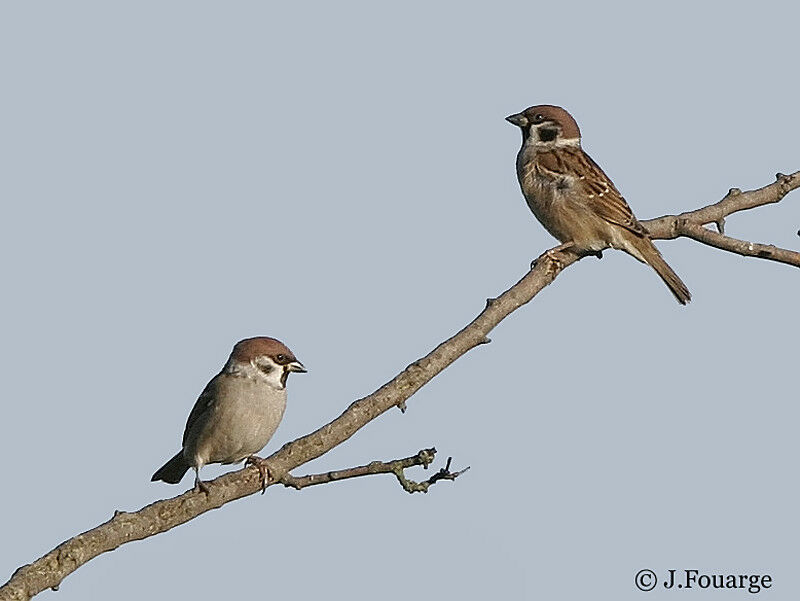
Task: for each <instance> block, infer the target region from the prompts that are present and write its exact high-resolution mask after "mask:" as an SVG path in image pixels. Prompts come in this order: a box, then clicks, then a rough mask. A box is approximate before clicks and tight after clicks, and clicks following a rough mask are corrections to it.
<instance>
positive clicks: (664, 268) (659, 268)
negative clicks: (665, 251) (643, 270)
mask: <svg viewBox="0 0 800 601" xmlns="http://www.w3.org/2000/svg"><path fill="white" fill-rule="evenodd" d="M635 249H636V250H637V251H639V252H638V254H639V255H641V256H636V254H634V253H631V254H634V256H636V258H637V259H639V260H640V261H644V262H645V263H647V264H648V265H650V267H652V268H653V269H654V270H655V272H656V273H657V274H658V277H660V278H661V279H662V280H664V283H665V284H666V285H667V287H668V288H669V289H670V291H671V292H672V294H674V295H675V298H676V299H677V300H678V302H679V303H680V304H682V305H685V304H686V303H688V302H689V301H690V300H692V294H691V293H690V292H689V289H688V288H687V287H686V284H684V283H683V281H682V280H681V279H680V278H679V277H678V274H677V273H675V272H674V271H672V267H670V266H669V265H667V262H666V261H665V260H664V257H662V256H661V253H660V252H658V249H657V248H656V246H655V244H653V242H652V241H651V240H650V238H647V237H641V238H637V239H636V244H635Z"/></svg>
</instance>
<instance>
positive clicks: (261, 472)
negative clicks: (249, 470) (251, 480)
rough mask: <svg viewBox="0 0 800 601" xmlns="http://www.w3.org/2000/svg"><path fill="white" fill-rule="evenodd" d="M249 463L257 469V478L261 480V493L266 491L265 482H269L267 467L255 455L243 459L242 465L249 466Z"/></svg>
mask: <svg viewBox="0 0 800 601" xmlns="http://www.w3.org/2000/svg"><path fill="white" fill-rule="evenodd" d="M251 465H252V466H254V467H255V468H256V469H257V470H258V480H259V482H261V494H262V495H263V494H264V493H265V492H267V484H269V481H270V473H269V468H268V467H267V464H266V462H265V461H264V460H263V459H261V457H256V456H255V455H251V456H250V457H248V458H247V459H245V462H244V466H245V467H249V466H251Z"/></svg>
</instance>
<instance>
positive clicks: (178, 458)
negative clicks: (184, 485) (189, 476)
mask: <svg viewBox="0 0 800 601" xmlns="http://www.w3.org/2000/svg"><path fill="white" fill-rule="evenodd" d="M189 467H190V465H189V463H188V462H187V461H186V458H185V457H184V456H183V449H181V450H180V451H178V454H177V455H175V457H173V458H172V459H170V460H169V461H167V462H166V463H165V464H164V465H162V466H161V468H160V469H159V470H158V471H157V472H156V473H155V474H153V477H152V478H150V482H155V481H156V480H163V481H164V482H166V483H168V484H177V483H178V482H180V481H181V478H183V475H184V474H185V473H186V472H187V470H188V469H189Z"/></svg>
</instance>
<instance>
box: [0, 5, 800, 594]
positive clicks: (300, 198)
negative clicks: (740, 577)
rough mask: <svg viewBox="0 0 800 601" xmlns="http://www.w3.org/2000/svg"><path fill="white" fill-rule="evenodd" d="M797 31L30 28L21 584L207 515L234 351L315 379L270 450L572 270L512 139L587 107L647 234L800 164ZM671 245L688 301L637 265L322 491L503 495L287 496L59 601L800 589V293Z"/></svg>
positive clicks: (553, 310) (392, 16)
mask: <svg viewBox="0 0 800 601" xmlns="http://www.w3.org/2000/svg"><path fill="white" fill-rule="evenodd" d="M797 17H798V13H797V9H796V7H794V6H792V5H791V4H790V3H788V2H783V3H778V2H775V3H773V2H760V3H757V4H753V5H752V7H749V8H742V7H739V8H736V7H734V6H732V5H730V4H729V3H705V4H703V3H700V4H698V3H697V2H671V3H669V4H667V5H664V6H663V7H661V8H658V7H655V6H648V7H647V8H645V7H644V5H641V4H640V3H633V2H631V3H620V2H605V3H600V4H598V3H589V2H564V3H560V4H558V3H535V2H520V3H510V2H506V3H502V2H494V3H491V5H490V4H489V3H486V5H485V6H484V7H482V8H478V7H475V6H473V5H469V4H467V3H455V2H454V3H438V4H432V3H427V2H426V3H421V2H420V3H416V2H410V3H409V2H405V3H401V4H397V3H395V4H394V5H392V6H388V5H386V4H385V3H381V4H378V3H373V2H363V3H303V4H300V3H297V4H294V5H293V4H291V3H286V2H281V3H278V2H275V3H257V2H235V3H217V2H138V3H128V5H125V4H123V3H108V2H100V1H98V2H70V3H56V2H51V3H27V2H26V3H23V2H16V3H4V4H3V6H2V8H1V9H0V56H1V57H2V58H1V59H0V60H2V88H3V91H2V100H0V103H2V116H1V117H0V118H1V119H2V134H1V135H2V141H1V142H0V148H1V150H0V152H2V156H1V157H0V160H1V161H2V171H3V175H2V181H0V193H1V194H2V204H3V211H2V225H1V226H0V227H2V238H1V239H0V251H2V258H1V259H0V260H1V261H2V274H3V294H2V311H0V327H1V328H2V338H0V353H2V355H1V357H0V358H1V359H2V365H3V372H2V374H3V417H2V437H1V438H0V452H1V453H2V457H3V459H4V466H3V470H4V471H3V482H4V484H3V494H2V497H3V510H2V513H0V531H1V532H2V544H0V573H1V575H0V581H5V579H6V578H7V577H8V576H10V574H11V573H12V572H13V571H14V569H16V568H17V567H18V566H19V565H21V564H23V563H26V562H29V561H31V560H33V559H35V558H36V557H39V556H40V555H42V554H43V553H45V552H46V551H48V550H49V549H51V548H52V547H53V546H54V545H56V544H57V543H59V542H61V541H62V540H64V539H66V538H69V537H70V536H72V535H74V534H76V533H78V532H81V531H83V530H86V529H88V528H91V527H93V526H95V525H97V524H98V523H100V522H103V521H105V520H107V519H108V518H109V517H110V516H111V514H112V512H113V511H114V510H115V509H122V510H135V509H138V508H139V507H141V506H142V505H145V504H147V503H150V502H152V501H154V500H156V499H159V498H164V497H167V496H170V495H175V494H177V493H179V492H181V491H182V490H185V489H186V488H188V487H189V486H190V479H189V478H188V477H187V478H186V480H185V481H184V482H183V483H182V485H181V486H179V487H169V486H166V485H163V484H160V483H159V484H151V483H150V481H149V479H150V475H151V474H152V472H153V471H154V470H155V468H157V467H158V466H159V465H161V463H162V462H163V461H164V460H166V459H167V458H168V457H170V456H171V455H172V454H173V453H174V452H175V451H176V450H177V448H178V446H177V445H178V442H179V440H180V436H181V433H182V430H183V426H184V423H185V418H186V416H187V415H188V412H189V409H190V408H191V406H192V404H193V403H194V400H195V398H196V396H197V394H198V393H199V392H200V390H201V389H202V388H203V386H204V385H205V383H206V381H207V380H208V379H209V378H210V377H211V376H212V375H213V374H214V373H215V372H216V370H218V369H219V368H220V366H221V365H222V363H223V362H224V361H225V359H226V358H227V355H228V353H229V352H230V347H231V345H232V344H233V342H235V341H236V340H237V339H239V338H242V337H246V336H251V335H257V334H269V335H273V336H276V337H278V338H280V339H282V340H284V341H285V342H286V343H287V344H288V345H289V346H290V347H291V348H292V349H293V350H294V351H295V353H296V354H297V356H298V357H300V358H301V360H302V361H304V362H305V364H306V365H307V366H308V368H309V373H308V375H305V376H297V377H293V378H292V381H291V384H290V390H289V393H290V394H289V396H290V399H289V401H290V406H289V409H288V411H287V414H286V417H285V419H284V423H283V425H282V426H281V427H280V429H279V430H278V432H277V434H276V436H275V439H274V440H273V441H272V442H271V443H270V445H269V446H268V447H267V451H272V450H275V449H277V448H278V447H279V446H280V445H281V444H283V443H284V442H286V441H288V440H291V439H293V438H295V437H297V436H299V435H302V434H305V433H307V432H309V431H311V430H313V429H314V428H316V427H318V426H319V425H321V424H323V423H325V422H326V421H328V420H329V419H331V418H332V417H334V416H336V415H338V414H339V413H340V412H341V411H342V409H343V408H344V407H346V406H347V404H348V403H350V402H351V401H352V400H354V399H355V398H358V397H360V396H363V395H365V394H367V393H369V392H372V391H373V390H374V389H375V388H376V387H377V386H379V385H380V384H382V383H383V382H385V381H386V380H388V379H389V378H391V377H392V376H394V375H395V374H396V373H397V372H398V371H399V370H400V369H402V368H403V367H404V366H405V365H407V364H408V363H409V362H411V361H412V360H414V359H415V358H417V357H420V356H422V355H423V354H425V353H426V352H428V351H429V350H430V349H431V348H432V347H433V346H435V345H436V344H437V343H439V342H440V341H441V340H443V339H445V338H446V337H448V336H450V335H451V334H452V333H453V332H455V331H456V330H458V329H460V328H461V327H462V326H463V325H464V324H465V323H467V322H468V321H469V320H470V319H472V318H473V317H474V316H475V315H476V314H477V313H478V312H479V311H480V310H481V309H482V307H483V304H484V300H485V298H486V297H488V296H494V295H496V294H498V293H499V292H501V291H502V290H504V289H505V288H507V287H508V286H509V285H511V284H512V283H514V282H515V281H517V279H518V278H519V277H521V276H522V275H523V274H524V273H525V271H526V270H527V267H528V264H529V262H530V260H531V259H532V258H534V257H535V256H537V255H538V254H539V253H540V252H542V251H543V250H544V249H545V248H547V247H549V246H553V245H554V244H555V241H554V240H552V239H551V238H550V237H549V236H548V235H547V234H546V233H545V232H544V230H543V229H542V228H541V226H539V224H538V223H536V222H535V220H534V219H533V217H532V216H531V215H530V214H529V212H528V209H527V208H526V207H525V204H524V202H523V200H522V198H521V195H520V192H519V190H518V187H517V183H516V179H515V175H514V157H515V154H516V152H517V148H518V145H519V132H518V131H517V130H516V129H515V128H513V127H511V126H510V125H508V124H507V123H505V122H504V121H503V117H505V116H506V115H507V114H509V113H512V112H516V111H517V110H520V109H522V108H524V107H526V106H528V105H531V104H535V103H542V102H547V103H556V104H562V105H564V106H566V107H567V108H568V109H570V110H571V111H572V112H573V114H574V115H575V116H576V118H577V119H578V121H579V123H580V124H581V126H582V129H583V135H584V146H585V147H586V148H587V150H588V151H589V152H590V153H591V154H592V155H593V157H594V158H595V159H596V160H597V161H598V162H599V163H600V164H601V165H603V166H604V167H605V169H606V171H607V172H608V173H609V175H610V176H611V177H612V178H613V179H614V180H615V182H616V183H617V185H618V187H619V188H620V189H621V190H622V191H623V193H624V194H625V196H626V197H627V199H628V200H629V201H630V203H631V205H632V206H633V207H634V210H635V211H636V212H637V214H638V216H639V217H640V218H642V219H645V218H648V217H654V216H658V215H661V214H664V213H667V212H676V211H682V210H686V209H691V208H696V207H699V206H701V205H704V204H707V203H710V202H714V201H716V200H718V199H719V198H721V197H722V196H723V195H724V194H725V192H726V191H727V190H728V188H730V187H732V186H736V187H740V188H742V189H750V188H754V187H760V186H763V185H765V184H767V183H769V182H771V181H773V178H774V174H775V173H776V172H778V171H783V172H791V171H794V170H796V169H798V166H799V165H800V163H798V158H800V153H798V150H797V144H798V134H800V117H798V114H797V96H798V91H800V89H799V88H798V84H797V43H796V23H797ZM799 227H800V196H798V192H795V193H794V194H793V195H792V196H790V197H788V198H787V199H786V201H784V202H783V203H782V204H780V205H777V206H770V207H766V208H762V209H759V210H757V211H753V212H751V213H748V214H740V215H737V216H734V217H732V218H730V219H729V220H728V232H729V233H730V234H731V235H734V236H739V237H743V238H746V239H752V240H756V241H763V242H771V243H774V244H777V245H779V246H784V247H789V248H797V247H798V245H800V244H799V243H800V240H799V239H798V238H797V235H796V232H797V230H798V228H799ZM659 246H660V248H661V249H662V250H663V252H664V254H665V256H666V257H667V259H668V260H669V262H670V263H671V264H672V266H673V267H674V268H675V269H676V271H677V272H678V273H679V274H680V275H681V277H682V278H683V279H684V280H685V282H686V283H687V285H688V286H689V288H690V289H691V291H692V293H693V294H694V301H693V302H692V303H691V305H690V306H689V307H687V308H683V307H679V306H678V305H677V304H676V303H675V301H674V300H673V298H672V296H671V295H670V294H669V292H668V291H667V290H666V288H665V287H664V286H663V284H662V283H661V282H660V281H659V280H658V279H657V278H656V277H655V275H654V274H653V273H652V272H651V271H650V270H649V269H647V268H645V267H644V266H642V265H641V264H639V263H637V262H636V261H634V260H633V259H631V258H630V257H628V256H626V255H624V254H622V253H615V252H609V253H607V254H606V257H605V258H604V259H603V260H602V261H595V260H585V261H582V262H581V263H580V264H579V265H577V266H575V267H573V268H571V269H569V270H568V271H567V272H566V273H564V274H563V275H562V276H561V277H559V278H558V281H557V282H556V284H555V285H554V286H552V287H550V288H548V289H547V290H545V291H544V292H543V293H542V294H541V295H540V296H538V297H537V298H536V300H535V301H534V302H533V303H531V304H530V305H528V306H526V307H524V308H523V309H521V310H519V311H518V312H516V313H515V314H513V315H512V316H511V317H510V318H509V319H507V320H506V321H504V322H503V323H502V324H501V325H500V327H498V328H497V329H496V330H495V331H494V332H493V333H492V336H491V337H492V339H493V343H492V344H491V345H488V346H484V347H481V348H478V349H476V350H474V351H472V352H471V353H469V354H468V355H467V356H465V357H463V358H462V359H460V360H459V361H458V362H457V363H456V364H455V365H453V366H452V367H451V368H449V369H448V370H446V371H445V372H444V373H443V374H441V375H440V376H439V377H438V378H436V380H435V381H433V382H431V383H430V384H429V385H428V386H426V387H425V388H424V389H423V390H422V391H420V392H419V393H418V394H417V395H416V396H415V397H413V398H412V399H411V401H410V402H409V410H408V412H407V413H406V414H405V415H401V414H400V412H399V411H393V412H390V413H389V414H387V415H384V416H383V417H381V418H380V419H378V420H377V421H376V422H375V423H372V424H370V425H369V426H368V427H366V428H365V429H363V430H362V431H360V432H359V433H358V434H357V435H356V436H355V437H354V438H353V439H352V440H350V441H349V442H348V443H346V444H345V445H343V446H342V447H341V448H338V449H336V450H335V451H333V452H331V453H329V454H328V455H326V456H325V457H324V458H322V459H320V460H318V461H317V462H315V463H314V464H312V465H310V466H308V467H307V468H304V469H303V470H301V471H300V472H299V473H305V472H306V471H307V470H308V471H311V470H313V471H320V470H327V469H334V468H340V467H347V466H350V465H357V464H360V463H363V462H367V461H370V460H373V459H390V458H395V457H402V456H405V455H409V454H412V453H415V452H416V451H417V450H419V449H421V448H424V447H427V446H430V445H435V446H436V447H437V448H438V449H439V451H440V457H439V459H440V461H439V463H437V466H438V465H441V464H442V463H443V462H444V460H445V459H446V457H447V456H448V455H452V456H453V457H454V466H455V467H462V466H465V465H471V466H472V469H471V471H470V472H468V473H467V474H466V475H465V476H464V477H463V478H461V479H460V480H458V481H457V482H455V483H447V482H446V483H441V484H439V485H437V486H436V487H434V489H432V490H431V492H430V493H429V494H427V495H415V496H409V495H407V494H406V493H404V492H403V491H402V490H401V489H400V488H399V486H398V485H397V483H396V482H395V481H394V480H393V479H392V478H390V477H375V478H371V479H370V478H364V479H359V480H356V481H351V482H344V483H337V484H332V485H327V486H322V487H318V488H313V489H308V490H305V491H302V492H295V491H290V490H284V489H278V488H277V487H276V488H273V489H270V491H269V493H268V494H267V495H266V496H264V497H261V496H254V497H250V498H247V499H244V500H242V501H239V502H236V503H233V504H230V505H227V506H225V507H224V508H222V509H221V510H219V511H214V512H212V513H209V514H206V515H204V516H202V517H200V518H199V519H197V520H194V521H192V522H191V523H189V524H187V525H184V526H182V527H180V528H177V529H175V530H173V531H171V532H169V533H167V534H162V535H160V536H157V537H154V538H151V539H148V540H145V541H144V542H139V543H135V544H129V545H125V546H124V547H122V548H121V549H119V550H117V551H115V552H113V553H110V554H106V555H104V556H102V557H100V558H98V559H95V560H93V561H92V562H91V563H89V564H88V565H86V566H84V567H82V568H81V569H80V570H78V571H77V572H76V573H75V574H73V575H72V576H70V577H69V578H68V579H67V580H66V581H65V582H64V583H63V585H62V588H61V591H60V592H59V593H58V594H57V597H53V598H58V599H59V600H60V601H69V600H72V599H101V598H102V599H106V598H116V599H140V598H143V597H154V598H162V599H169V598H189V599H212V598H219V597H220V596H223V597H229V598H240V597H241V598H267V597H268V598H282V597H283V598H286V597H287V596H292V597H295V598H314V597H323V596H324V597H328V598H345V597H347V598H352V599H374V598H383V599H407V598H408V597H409V596H413V595H418V596H419V597H421V598H442V597H445V596H447V597H448V598H462V599H485V598H488V597H489V596H494V597H497V596H500V598H503V597H505V598H514V599H516V598H530V599H539V598H540V599H579V598H584V599H586V598H614V599H642V598H644V597H643V595H644V593H641V592H639V591H637V590H636V589H635V587H634V582H633V579H634V575H635V573H636V572H637V571H638V570H639V569H641V568H651V569H653V570H655V571H656V572H658V573H659V574H663V573H665V572H666V570H667V569H670V568H673V569H678V570H680V569H684V568H697V569H700V570H702V571H707V572H723V573H727V572H735V573H740V572H741V573H770V574H772V576H773V578H774V587H773V589H772V592H771V593H770V594H771V595H772V596H775V598H782V599H788V598H791V597H797V596H798V594H800V582H798V580H797V578H796V575H797V570H796V568H797V561H796V560H797V542H796V541H797V540H798V537H799V536H800V531H799V529H798V520H797V505H798V491H799V490H800V489H798V486H797V455H798V443H797V437H796V428H797V423H798V418H799V417H800V415H799V413H798V407H797V401H798V393H797V386H798V385H797V381H798V380H797V375H798V374H797V344H798V326H797V307H798V300H800V277H799V274H798V272H797V270H796V269H794V268H791V267H788V266H784V265H779V264H776V263H771V262H765V261H759V260H754V259H745V258H742V257H739V256H736V255H732V254H727V253H724V252H720V251H716V250H713V249H710V248H707V247H704V246H701V245H699V244H697V243H694V242H691V241H687V240H681V241H677V242H662V243H660V244H659ZM221 471H224V470H219V469H216V468H211V469H209V470H208V471H207V473H206V476H207V477H211V476H212V475H215V474H218V473H221ZM410 475H413V476H416V477H419V478H422V477H425V476H426V473H425V472H423V471H421V470H418V471H416V472H414V473H413V474H410ZM675 594H676V593H675V592H670V591H664V590H660V591H657V592H655V593H650V595H649V597H648V598H650V599H657V598H671V596H674V595H675ZM741 594H744V593H741ZM52 595H53V593H50V592H47V593H45V594H43V595H42V598H50V597H51V596H52Z"/></svg>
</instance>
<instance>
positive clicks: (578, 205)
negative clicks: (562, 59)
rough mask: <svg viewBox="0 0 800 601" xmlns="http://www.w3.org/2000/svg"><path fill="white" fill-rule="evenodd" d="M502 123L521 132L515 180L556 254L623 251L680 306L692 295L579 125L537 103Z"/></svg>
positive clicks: (554, 108) (557, 109)
mask: <svg viewBox="0 0 800 601" xmlns="http://www.w3.org/2000/svg"><path fill="white" fill-rule="evenodd" d="M506 121H508V122H509V123H512V124H513V125H516V126H517V127H519V128H520V129H521V130H522V148H520V151H519V153H518V154H517V179H518V180H519V185H520V188H522V194H523V196H525V200H526V201H527V203H528V207H529V208H530V210H531V211H532V212H533V214H534V215H535V216H536V219H538V220H539V222H540V223H541V224H542V225H543V226H544V227H545V229H546V230H547V231H548V232H550V234H552V235H553V236H554V237H555V238H556V239H558V240H559V241H560V242H561V243H562V244H561V245H560V246H558V247H556V248H555V249H553V250H554V251H562V250H570V251H572V252H575V253H577V254H579V255H585V254H594V255H597V256H598V257H600V256H602V251H603V250H604V249H606V248H616V249H619V250H624V251H625V252H626V253H628V254H629V255H633V256H634V257H635V258H637V259H639V260H640V261H642V262H643V263H647V264H648V265H650V267H652V268H653V269H654V270H655V272H656V273H657V274H658V275H659V277H660V278H661V279H662V280H664V283H665V284H666V285H667V287H668V288H669V289H670V291H671V292H672V294H674V295H675V298H676V299H678V302H679V303H681V304H682V305H685V304H686V303H688V302H689V300H690V299H691V294H690V293H689V289H688V288H686V285H685V284H684V283H683V282H682V281H681V279H680V278H679V277H678V275H677V274H676V273H675V272H674V271H673V270H672V268H671V267H670V266H669V265H667V262H666V261H664V259H663V258H662V256H661V253H660V252H658V249H657V248H656V247H655V245H653V242H652V240H651V239H650V235H649V233H648V232H647V230H646V229H645V228H644V226H642V224H641V223H639V221H638V220H637V219H636V217H635V216H634V214H633V211H631V208H630V207H629V206H628V203H627V202H625V199H624V198H623V197H622V195H621V194H620V193H619V191H618V190H617V188H616V187H615V186H614V184H613V182H612V181H611V180H610V179H609V178H608V176H607V175H606V174H605V173H603V170H602V169H600V167H599V166H598V165H597V163H595V162H594V161H593V160H592V159H591V157H589V155H588V154H586V153H585V152H584V151H583V149H582V148H581V132H580V129H578V124H577V123H576V122H575V119H573V118H572V115H570V114H569V113H568V112H567V111H565V110H564V109H563V108H561V107H559V106H553V105H550V104H540V105H537V106H532V107H529V108H527V109H525V110H524V111H522V112H521V113H516V114H514V115H509V116H508V117H506Z"/></svg>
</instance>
